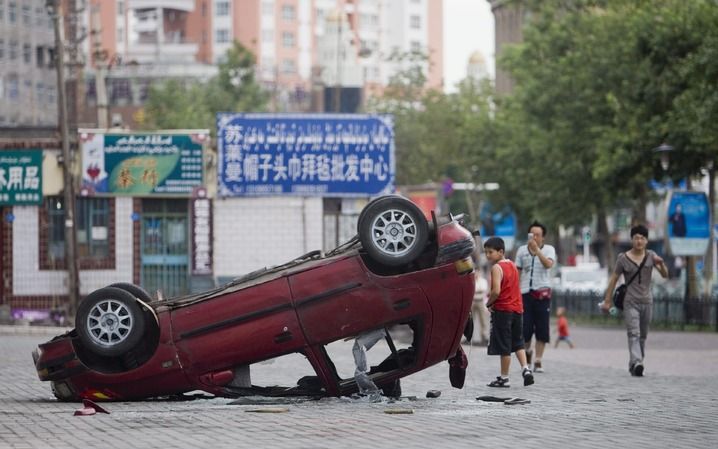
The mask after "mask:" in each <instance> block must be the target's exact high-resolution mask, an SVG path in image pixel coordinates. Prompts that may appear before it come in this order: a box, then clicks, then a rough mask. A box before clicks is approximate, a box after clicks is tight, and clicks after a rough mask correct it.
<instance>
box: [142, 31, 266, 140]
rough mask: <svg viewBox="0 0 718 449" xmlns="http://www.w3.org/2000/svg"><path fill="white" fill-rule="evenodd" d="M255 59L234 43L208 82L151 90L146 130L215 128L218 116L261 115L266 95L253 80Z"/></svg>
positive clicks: (177, 83) (176, 83) (179, 83)
mask: <svg viewBox="0 0 718 449" xmlns="http://www.w3.org/2000/svg"><path fill="white" fill-rule="evenodd" d="M254 74H255V58H254V55H253V54H252V53H251V52H250V51H249V50H247V49H246V48H245V47H243V46H242V44H240V43H239V42H235V43H234V45H233V46H232V48H230V49H229V50H228V51H227V55H226V58H225V59H224V61H223V62H221V63H220V64H219V70H218V74H217V75H216V76H215V77H213V78H212V79H210V80H209V81H207V82H199V81H179V80H169V81H166V82H165V83H163V84H161V85H157V86H152V87H151V88H150V92H149V97H148V100H147V103H146V105H145V117H146V123H145V126H144V127H145V128H147V129H177V128H208V129H211V130H213V129H214V127H215V120H216V118H215V117H216V114H217V113H218V112H262V111H266V110H267V102H268V99H269V94H268V93H267V92H265V91H263V90H262V88H261V86H260V85H259V84H258V83H257V82H256V80H255V78H254Z"/></svg>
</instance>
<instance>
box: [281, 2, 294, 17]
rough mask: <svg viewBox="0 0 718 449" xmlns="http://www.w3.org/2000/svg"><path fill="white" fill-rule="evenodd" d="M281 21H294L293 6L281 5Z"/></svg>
mask: <svg viewBox="0 0 718 449" xmlns="http://www.w3.org/2000/svg"><path fill="white" fill-rule="evenodd" d="M282 19H284V20H294V5H282Z"/></svg>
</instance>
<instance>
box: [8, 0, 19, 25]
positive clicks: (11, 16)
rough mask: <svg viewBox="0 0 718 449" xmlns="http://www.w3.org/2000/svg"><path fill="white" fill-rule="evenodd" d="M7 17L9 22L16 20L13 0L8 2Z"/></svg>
mask: <svg viewBox="0 0 718 449" xmlns="http://www.w3.org/2000/svg"><path fill="white" fill-rule="evenodd" d="M7 19H8V21H10V23H15V22H17V4H16V3H15V2H10V3H8V5H7Z"/></svg>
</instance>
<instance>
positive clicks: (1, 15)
mask: <svg viewBox="0 0 718 449" xmlns="http://www.w3.org/2000/svg"><path fill="white" fill-rule="evenodd" d="M3 20H5V0H0V22H2V21H3Z"/></svg>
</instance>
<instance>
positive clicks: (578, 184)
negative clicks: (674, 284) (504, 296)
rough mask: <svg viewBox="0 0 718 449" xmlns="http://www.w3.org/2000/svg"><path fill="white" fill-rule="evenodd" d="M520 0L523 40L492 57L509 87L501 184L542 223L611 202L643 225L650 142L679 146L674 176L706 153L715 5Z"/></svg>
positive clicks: (586, 214) (703, 1) (653, 163)
mask: <svg viewBox="0 0 718 449" xmlns="http://www.w3.org/2000/svg"><path fill="white" fill-rule="evenodd" d="M527 3H528V6H529V7H530V8H532V14H531V16H530V17H531V19H530V23H529V24H528V25H527V27H526V28H525V32H524V42H523V43H522V44H520V45H517V46H515V47H513V48H511V49H510V50H509V51H508V52H507V53H506V55H505V57H504V58H503V59H501V60H500V64H502V65H503V66H504V67H505V68H506V69H508V71H509V73H510V74H511V75H512V76H513V78H514V79H515V80H516V84H517V87H516V90H515V92H514V93H513V94H512V95H510V96H509V97H508V98H504V99H502V101H501V103H500V104H499V113H498V115H497V129H498V130H499V136H500V138H499V149H498V151H497V157H498V159H499V160H500V161H501V163H502V165H503V166H505V167H510V168H511V169H510V170H507V171H505V172H504V176H503V178H504V179H502V182H501V185H502V190H504V192H505V193H506V194H508V195H510V196H511V197H512V198H514V201H515V202H516V203H517V209H519V211H520V212H521V214H522V215H523V216H524V217H527V216H535V217H539V218H542V219H543V220H544V221H546V222H548V223H549V224H553V225H555V224H581V223H585V222H586V221H587V220H588V219H589V218H590V217H591V216H594V215H596V214H598V216H600V217H605V215H606V211H607V210H613V209H614V208H615V207H617V206H621V205H629V206H631V207H632V209H633V210H634V216H635V218H636V219H638V220H643V219H644V218H645V217H643V211H644V210H645V203H646V202H647V200H648V199H649V198H650V195H651V192H650V190H649V188H648V180H649V179H651V178H655V177H659V176H661V173H660V168H659V166H658V162H657V160H656V158H655V157H654V155H653V152H652V148H653V147H655V146H657V145H658V144H659V143H660V142H662V141H664V140H667V141H669V142H671V143H672V144H673V145H674V146H675V147H676V148H680V149H681V152H680V158H679V160H678V161H677V163H676V165H675V166H673V167H672V174H673V176H674V177H676V178H677V177H682V176H686V175H690V174H695V173H697V172H698V170H699V169H700V167H701V166H703V165H705V164H706V161H707V160H709V159H710V158H711V157H715V156H714V155H715V139H716V138H715V136H716V133H715V124H714V123H713V121H712V120H710V119H709V118H708V117H710V115H705V114H704V113H705V112H709V113H710V112H715V106H716V101H715V98H716V95H715V92H713V88H712V86H713V85H714V84H715V83H714V81H713V80H714V79H715V74H716V62H715V61H716V59H715V48H716V45H715V42H716V40H715V39H716V38H715V36H716V33H718V21H717V10H718V8H716V7H715V2H712V1H709V0H695V1H690V2H684V1H680V0H654V1H644V0H637V1H635V0H630V1H629V0H605V1H589V0H580V1H560V0H546V1H541V2H538V1H533V2H527ZM710 55H713V57H712V59H711V56H710ZM696 115H701V116H702V117H703V119H698V118H697V117H696ZM711 135H712V137H711ZM711 155H713V156H711ZM602 228H603V229H604V230H605V228H606V226H605V223H603V226H602ZM601 237H603V238H607V236H605V235H603V236H601Z"/></svg>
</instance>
